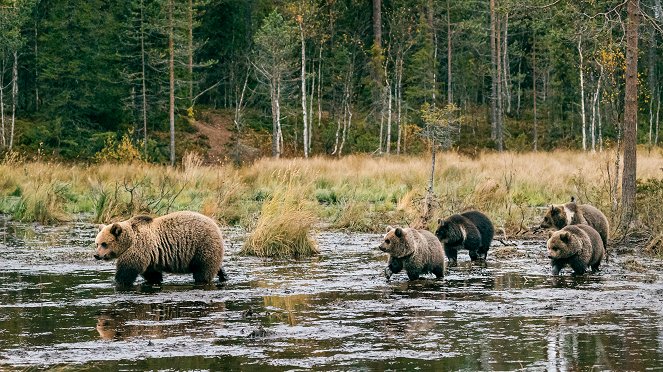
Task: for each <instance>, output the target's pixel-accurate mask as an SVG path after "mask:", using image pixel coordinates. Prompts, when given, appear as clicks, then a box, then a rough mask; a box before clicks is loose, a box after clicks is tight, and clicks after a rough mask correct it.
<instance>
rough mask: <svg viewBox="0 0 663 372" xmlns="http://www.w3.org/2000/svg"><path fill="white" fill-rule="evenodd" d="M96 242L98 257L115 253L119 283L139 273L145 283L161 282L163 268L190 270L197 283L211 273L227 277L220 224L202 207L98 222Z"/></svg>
mask: <svg viewBox="0 0 663 372" xmlns="http://www.w3.org/2000/svg"><path fill="white" fill-rule="evenodd" d="M95 244H96V251H95V254H94V257H95V258H96V259H97V260H107V261H108V260H112V259H114V258H117V264H116V268H117V270H116V272H115V281H116V282H117V284H118V285H120V286H130V285H132V284H133V283H134V281H135V280H136V278H137V277H138V275H141V276H142V277H143V278H144V279H145V281H146V282H147V283H149V284H161V282H162V281H163V274H162V273H163V272H167V273H193V278H194V280H195V281H196V283H211V282H212V280H213V279H214V276H218V277H219V281H224V280H226V274H225V272H224V270H223V268H222V267H221V263H222V261H223V237H222V236H221V229H219V226H218V225H217V224H216V222H214V220H212V219H211V218H209V217H207V216H204V215H202V214H200V213H196V212H188V211H184V212H175V213H170V214H167V215H165V216H161V217H157V218H152V217H149V216H136V217H133V218H131V219H129V220H126V221H122V222H116V223H113V224H111V225H101V226H100V231H99V234H98V235H97V237H96V239H95Z"/></svg>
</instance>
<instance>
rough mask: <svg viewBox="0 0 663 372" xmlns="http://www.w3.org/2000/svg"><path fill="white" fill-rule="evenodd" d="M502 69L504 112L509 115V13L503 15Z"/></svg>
mask: <svg viewBox="0 0 663 372" xmlns="http://www.w3.org/2000/svg"><path fill="white" fill-rule="evenodd" d="M502 60H503V61H502V68H503V69H504V76H503V78H502V81H503V82H504V97H505V99H506V112H507V113H511V73H510V70H511V68H510V65H509V13H506V14H505V15H504V52H503V54H502Z"/></svg>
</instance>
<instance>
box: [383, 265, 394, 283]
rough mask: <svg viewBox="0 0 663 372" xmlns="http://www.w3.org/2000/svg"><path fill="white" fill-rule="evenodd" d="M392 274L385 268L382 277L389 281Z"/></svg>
mask: <svg viewBox="0 0 663 372" xmlns="http://www.w3.org/2000/svg"><path fill="white" fill-rule="evenodd" d="M393 274H394V273H393V272H392V271H391V269H390V268H389V266H387V267H385V268H384V277H385V278H387V280H389V279H391V276H392V275H393Z"/></svg>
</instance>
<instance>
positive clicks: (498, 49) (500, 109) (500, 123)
mask: <svg viewBox="0 0 663 372" xmlns="http://www.w3.org/2000/svg"><path fill="white" fill-rule="evenodd" d="M496 16H497V15H496ZM496 23H497V25H496V28H497V29H496V32H495V37H496V38H497V40H495V44H496V45H495V53H496V54H497V55H496V56H495V59H496V60H497V151H499V152H502V150H504V119H503V113H504V103H503V100H502V90H503V89H502V88H503V86H504V84H503V81H502V78H503V77H502V45H501V43H502V36H501V35H502V33H501V30H500V25H501V22H500V20H499V17H497V19H496Z"/></svg>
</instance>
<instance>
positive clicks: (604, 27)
mask: <svg viewBox="0 0 663 372" xmlns="http://www.w3.org/2000/svg"><path fill="white" fill-rule="evenodd" d="M630 7H633V8H632V9H631V8H630ZM629 9H631V11H634V12H637V13H638V14H640V16H639V17H637V18H638V19H640V20H641V21H640V22H639V24H638V26H637V27H635V30H634V31H635V32H636V36H635V41H636V42H637V41H638V39H639V40H640V50H641V51H643V50H644V51H646V52H644V53H637V46H636V55H637V56H638V58H636V59H635V61H632V63H629V53H628V49H627V44H628V43H629V41H630V42H631V43H632V42H633V40H634V39H633V37H629V36H627V35H626V34H627V31H628V30H631V28H629V26H630V25H631V23H629V22H628V21H627V18H628V14H630V13H628V10H629ZM662 18H663V8H662V7H661V1H660V0H646V1H632V0H628V1H623V0H602V1H589V0H583V1H563V0H559V1H556V0H485V1H450V0H373V1H370V2H369V1H363V0H307V1H302V0H282V1H266V0H246V1H244V0H189V1H180V2H177V1H173V0H132V1H128V0H105V1H101V0H86V1H81V0H61V1H53V0H1V1H0V109H1V119H2V126H1V128H0V147H2V148H4V149H9V148H18V149H20V150H24V151H25V152H27V153H34V152H36V150H37V149H40V151H41V152H42V153H47V154H53V155H55V156H58V157H61V158H65V159H67V158H83V159H85V158H90V157H92V156H93V155H94V154H95V153H96V152H98V151H99V150H100V149H101V148H102V147H103V146H104V144H105V143H106V142H105V141H106V140H107V139H108V138H109V137H117V136H121V135H122V134H124V133H127V131H129V132H130V133H132V136H133V139H134V140H135V142H136V145H137V147H140V148H141V149H142V150H143V151H144V156H145V157H146V159H149V160H152V161H162V162H166V161H168V162H170V163H174V162H175V161H176V159H177V157H179V156H181V155H182V154H183V149H182V148H181V147H179V146H178V145H176V144H177V143H178V139H179V138H180V136H179V133H181V132H185V131H190V130H191V127H190V126H189V125H188V124H187V120H186V119H187V118H189V117H195V116H196V115H198V113H200V112H202V111H204V110H209V109H228V112H229V115H230V116H232V117H233V118H234V120H235V128H236V130H243V129H244V128H247V127H251V128H253V129H255V130H258V131H265V132H268V133H270V135H271V137H270V138H271V144H272V155H274V156H280V155H282V154H286V155H290V156H292V155H297V156H310V155H317V154H330V155H331V154H333V155H338V156H340V155H342V154H347V153H351V152H371V153H372V152H376V153H384V154H392V153H412V152H421V151H424V150H425V149H426V147H427V145H426V143H425V141H423V140H422V139H421V137H420V136H418V135H417V133H418V132H420V131H421V130H422V128H424V127H425V123H424V121H423V120H422V117H421V112H422V110H421V108H422V106H423V105H424V104H428V105H431V106H432V107H436V106H437V107H445V106H447V105H454V108H458V110H450V111H454V112H459V113H460V114H459V117H460V118H461V120H460V124H459V125H458V131H457V132H458V133H457V136H456V137H455V138H454V141H453V142H454V146H456V147H458V148H459V149H461V150H462V151H477V150H480V149H494V150H497V151H502V150H515V151H526V150H534V151H536V150H549V149H553V148H580V149H585V150H587V151H601V150H603V149H605V148H607V147H611V148H612V147H614V146H621V145H622V143H623V141H622V139H626V137H627V136H633V137H634V138H635V140H636V141H637V142H639V143H644V144H648V145H650V146H654V145H657V144H658V141H659V136H658V133H659V132H658V130H659V125H658V123H659V112H660V87H659V86H658V80H659V75H660V72H659V70H660V69H659V65H660V64H661V63H660V61H659V58H658V57H659V55H660V50H659V47H658V45H659V43H660V39H661V26H660V25H661V24H663V19H662ZM631 35H632V34H631ZM638 59H639V60H640V61H639V62H640V64H639V66H640V68H639V69H637V67H636V71H637V72H638V73H639V74H640V80H639V81H640V89H638V90H633V89H631V90H629V89H630V88H629V84H628V83H627V78H628V76H629V73H630V72H629V68H632V66H634V63H635V64H637V62H638V61H637V60H638ZM631 73H632V72H631ZM629 100H631V101H629ZM624 102H626V103H627V104H628V103H629V102H631V104H634V105H636V109H637V107H640V112H641V113H642V114H641V115H639V116H638V117H637V119H636V117H635V116H630V115H631V114H629V113H626V114H625V104H624ZM456 119H457V118H454V121H455V120H456ZM634 120H637V122H638V123H639V124H640V125H638V126H637V128H638V129H637V132H633V133H632V132H630V131H629V130H628V128H630V127H629V126H626V127H625V126H624V123H625V121H626V122H632V121H634ZM627 149H628V148H627ZM629 151H630V150H629Z"/></svg>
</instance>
